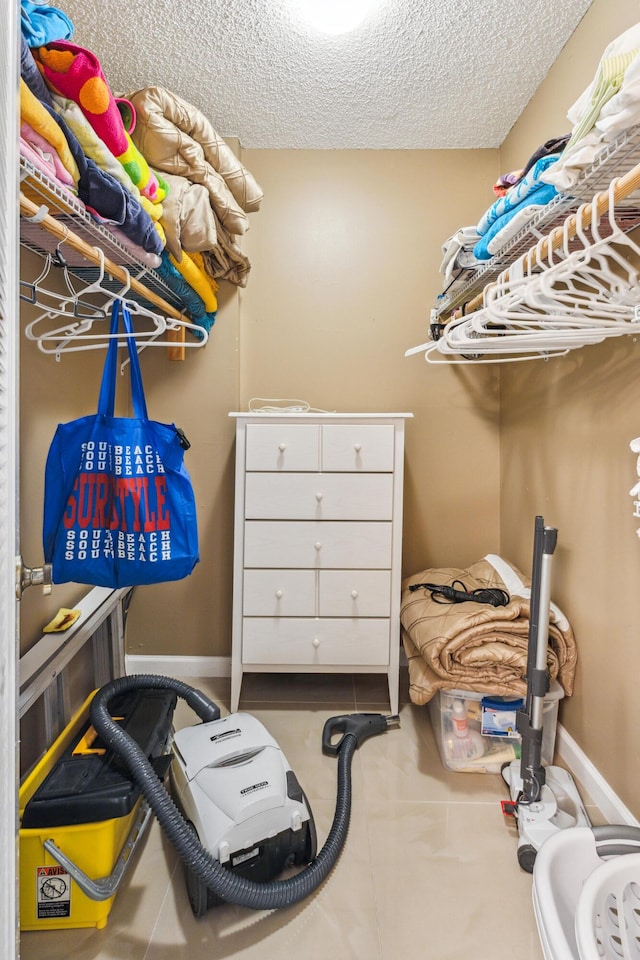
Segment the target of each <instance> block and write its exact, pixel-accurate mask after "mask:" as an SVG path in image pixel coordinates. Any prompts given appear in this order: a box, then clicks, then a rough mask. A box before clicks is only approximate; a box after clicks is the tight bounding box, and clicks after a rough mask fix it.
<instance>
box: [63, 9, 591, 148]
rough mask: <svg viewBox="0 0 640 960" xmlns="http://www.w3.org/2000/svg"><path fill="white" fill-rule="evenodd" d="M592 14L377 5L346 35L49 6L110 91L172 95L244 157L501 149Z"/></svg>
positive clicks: (270, 21) (278, 20)
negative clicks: (246, 151) (282, 151)
mask: <svg viewBox="0 0 640 960" xmlns="http://www.w3.org/2000/svg"><path fill="white" fill-rule="evenodd" d="M344 2H345V3H346V2H348V0H344ZM591 2H592V0H562V2H558V0H526V2H523V0H380V3H379V6H378V8H377V10H376V11H375V12H374V13H373V14H371V15H370V17H369V18H368V20H366V21H365V22H364V23H363V24H362V25H361V26H360V27H359V28H358V29H357V30H355V31H353V32H352V33H349V34H343V35H340V36H331V35H326V34H320V33H317V32H316V31H314V30H313V29H312V28H311V27H309V26H307V25H305V23H304V21H303V20H302V19H301V16H300V14H299V13H298V12H296V9H295V5H294V4H293V2H292V0H188V2H180V0H143V2H142V3H140V4H137V5H136V4H132V3H131V0H109V2H108V3H87V2H86V0H57V6H58V7H60V8H61V9H63V10H64V11H65V13H67V14H68V15H69V16H70V17H71V19H72V20H73V22H74V24H75V35H74V37H73V42H75V43H77V44H79V45H80V46H83V47H87V48H89V49H90V50H92V51H93V52H94V53H95V54H96V55H97V56H98V58H99V59H100V62H101V64H102V67H103V70H104V72H105V75H106V77H107V80H108V82H109V84H110V86H111V88H112V89H113V90H114V91H117V92H119V93H124V92H131V91H133V90H137V89H140V87H145V86H154V85H160V86H164V87H167V88H168V89H169V90H171V91H172V92H173V93H177V94H178V95H179V96H181V97H183V99H185V100H188V101H189V102H190V103H192V104H194V105H195V106H197V107H199V108H200V109H201V110H202V111H203V113H205V115H206V116H207V117H208V118H209V119H210V120H211V122H212V123H213V125H214V127H215V128H216V129H217V130H218V131H219V132H220V133H222V134H223V135H224V136H237V137H239V139H240V141H241V143H242V145H243V146H245V147H249V148H306V149H346V148H361V149H365V148H366V149H453V148H474V147H497V146H499V145H500V144H501V143H502V141H503V140H504V138H505V136H506V135H507V133H508V132H509V130H510V128H511V127H512V126H513V124H514V122H515V121H516V120H517V119H518V117H519V115H520V114H521V113H522V110H523V109H524V107H525V106H526V104H527V103H528V101H529V99H530V98H531V97H532V95H533V94H534V93H535V91H536V89H537V87H538V85H539V84H540V82H541V80H542V79H543V78H544V76H545V74H546V73H547V71H548V69H549V67H550V66H551V65H552V63H553V62H554V60H555V59H556V57H557V56H558V54H559V52H560V50H561V49H562V47H563V46H564V44H565V43H566V41H567V40H568V39H569V37H570V36H571V34H572V32H573V31H574V29H575V27H576V26H577V24H578V23H579V22H580V20H581V18H582V17H583V15H584V14H585V12H586V11H587V9H588V8H589V6H590V4H591Z"/></svg>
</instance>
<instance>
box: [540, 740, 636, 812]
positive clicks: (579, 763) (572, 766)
mask: <svg viewBox="0 0 640 960" xmlns="http://www.w3.org/2000/svg"><path fill="white" fill-rule="evenodd" d="M556 751H557V753H558V756H559V758H560V759H561V760H562V762H563V763H565V764H566V765H567V767H568V768H569V770H570V771H571V773H572V775H573V776H574V777H575V778H576V780H578V781H579V782H580V783H581V784H582V786H583V787H584V789H585V790H586V791H587V793H588V794H589V796H590V798H591V799H592V800H593V802H594V803H595V804H596V805H597V806H598V807H599V808H600V810H601V811H602V813H603V815H604V817H605V819H606V820H607V822H608V823H626V824H630V825H631V826H633V827H637V826H640V824H639V823H638V821H637V820H636V818H635V817H634V816H633V814H632V813H631V811H630V810H629V808H628V807H627V806H625V804H624V803H623V802H622V800H621V799H620V797H619V796H618V795H617V794H616V793H615V792H614V791H613V789H612V788H611V787H610V786H609V784H608V783H607V781H606V780H605V779H604V777H603V776H602V774H601V773H600V771H599V770H598V769H597V768H596V767H595V766H594V764H593V763H592V762H591V760H589V758H588V756H587V755H586V753H585V752H584V750H582V749H581V748H580V747H579V746H578V744H577V743H576V741H575V740H574V739H573V737H572V736H571V735H570V734H569V733H567V731H566V730H565V728H564V727H563V726H562V724H561V723H559V724H558V728H557V731H556Z"/></svg>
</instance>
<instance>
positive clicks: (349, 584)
mask: <svg viewBox="0 0 640 960" xmlns="http://www.w3.org/2000/svg"><path fill="white" fill-rule="evenodd" d="M318 587H319V589H318V597H319V607H318V613H319V614H320V616H321V617H388V616H389V613H390V611H391V571H390V570H320V571H319V572H318Z"/></svg>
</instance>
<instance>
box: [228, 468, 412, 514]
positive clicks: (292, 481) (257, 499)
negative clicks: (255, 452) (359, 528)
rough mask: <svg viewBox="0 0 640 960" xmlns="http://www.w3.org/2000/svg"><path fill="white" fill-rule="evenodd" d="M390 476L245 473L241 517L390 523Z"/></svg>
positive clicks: (391, 495)
mask: <svg viewBox="0 0 640 960" xmlns="http://www.w3.org/2000/svg"><path fill="white" fill-rule="evenodd" d="M392 516H393V475H392V474H390V473H370V474H351V473H345V474H340V473H316V474H312V473H278V474H273V473H248V474H247V476H246V482H245V517H247V519H265V520H270V519H273V520H391V518H392Z"/></svg>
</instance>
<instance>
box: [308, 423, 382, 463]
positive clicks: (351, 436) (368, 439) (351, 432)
mask: <svg viewBox="0 0 640 960" xmlns="http://www.w3.org/2000/svg"><path fill="white" fill-rule="evenodd" d="M393 441H394V428H393V424H390V423H380V424H376V423H365V424H350V423H340V424H338V423H330V424H324V425H323V427H322V469H323V470H337V471H356V472H366V473H369V472H376V471H380V472H382V473H384V472H387V473H391V472H392V470H393Z"/></svg>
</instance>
